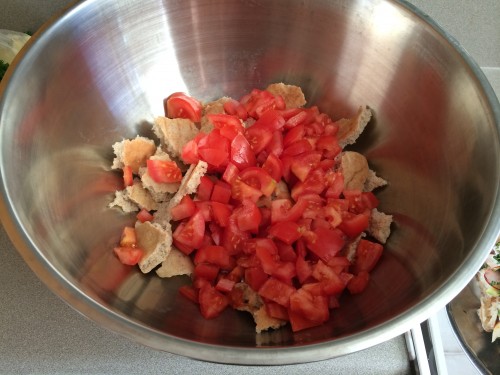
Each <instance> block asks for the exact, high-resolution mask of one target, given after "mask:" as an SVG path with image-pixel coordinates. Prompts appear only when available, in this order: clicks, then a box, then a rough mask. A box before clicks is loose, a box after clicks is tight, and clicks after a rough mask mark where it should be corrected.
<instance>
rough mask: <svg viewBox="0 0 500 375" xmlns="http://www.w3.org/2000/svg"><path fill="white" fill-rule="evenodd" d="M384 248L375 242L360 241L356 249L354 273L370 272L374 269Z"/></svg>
mask: <svg viewBox="0 0 500 375" xmlns="http://www.w3.org/2000/svg"><path fill="white" fill-rule="evenodd" d="M383 250H384V247H383V246H382V245H381V244H379V243H376V242H372V241H368V240H365V239H361V240H360V241H359V244H358V247H357V249H356V260H355V263H354V272H355V273H360V272H363V271H364V272H370V271H371V270H373V268H375V266H376V264H377V263H378V261H379V259H380V257H381V256H382V252H383Z"/></svg>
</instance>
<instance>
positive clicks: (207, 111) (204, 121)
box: [200, 96, 231, 134]
mask: <svg viewBox="0 0 500 375" xmlns="http://www.w3.org/2000/svg"><path fill="white" fill-rule="evenodd" d="M228 100H231V98H229V97H227V96H223V97H222V98H220V99H217V100H214V101H213V102H208V103H206V104H205V105H204V106H203V112H202V113H203V115H202V117H201V122H200V131H201V132H203V133H205V134H208V133H210V132H211V131H212V130H213V129H214V126H213V124H212V123H211V122H210V120H209V119H208V116H207V115H217V114H221V113H226V112H225V111H224V103H225V102H227V101H228Z"/></svg>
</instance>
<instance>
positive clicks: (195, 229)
mask: <svg viewBox="0 0 500 375" xmlns="http://www.w3.org/2000/svg"><path fill="white" fill-rule="evenodd" d="M179 228H180V230H179V231H178V230H177V229H179ZM177 229H176V230H175V232H174V233H173V236H172V237H173V238H174V240H175V241H176V242H178V243H179V244H181V245H183V246H182V247H183V249H179V250H183V252H184V253H186V254H187V255H189V254H190V253H191V252H192V251H193V250H194V249H196V248H199V247H200V246H201V244H202V243H203V237H204V235H205V220H204V219H203V214H202V213H201V212H199V211H198V212H196V213H195V214H194V215H193V216H191V218H190V219H189V220H188V221H187V223H186V224H185V225H184V226H182V227H181V226H179V227H177Z"/></svg>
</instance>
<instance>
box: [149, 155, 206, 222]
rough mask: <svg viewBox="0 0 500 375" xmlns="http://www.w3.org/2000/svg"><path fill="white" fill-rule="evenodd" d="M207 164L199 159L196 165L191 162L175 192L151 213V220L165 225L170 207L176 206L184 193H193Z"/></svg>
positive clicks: (169, 217) (169, 218) (168, 219)
mask: <svg viewBox="0 0 500 375" xmlns="http://www.w3.org/2000/svg"><path fill="white" fill-rule="evenodd" d="M207 168H208V164H207V163H206V162H204V161H202V160H200V161H199V162H198V163H197V164H196V165H194V164H192V165H191V166H190V167H189V169H188V171H187V172H186V174H185V175H184V177H183V178H182V181H181V185H180V186H179V190H177V193H175V195H173V196H172V197H171V198H170V200H168V201H165V202H162V203H160V205H159V206H158V209H157V211H156V212H155V213H154V214H153V217H154V219H153V221H154V222H155V223H158V224H160V225H165V224H167V223H169V222H170V220H171V219H172V215H171V212H170V211H171V209H172V208H173V207H175V206H177V205H178V204H179V203H180V201H181V200H182V198H183V197H184V196H185V195H188V194H193V193H195V192H196V190H197V189H198V185H199V184H200V181H201V178H202V177H203V176H204V175H205V173H207Z"/></svg>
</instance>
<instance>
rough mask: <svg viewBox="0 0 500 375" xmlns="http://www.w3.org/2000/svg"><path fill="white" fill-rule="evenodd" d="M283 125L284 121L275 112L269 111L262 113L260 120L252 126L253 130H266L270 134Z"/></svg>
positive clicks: (277, 112) (278, 113) (279, 114)
mask: <svg viewBox="0 0 500 375" xmlns="http://www.w3.org/2000/svg"><path fill="white" fill-rule="evenodd" d="M284 125H285V119H284V118H283V116H281V113H280V112H279V111H277V110H274V109H270V110H268V111H266V112H264V113H263V114H262V115H261V116H260V118H259V119H258V120H257V121H256V122H255V123H254V124H253V125H252V127H253V128H254V129H258V130H261V131H262V130H266V131H269V132H270V133H272V132H274V131H276V130H280V129H281V128H282V127H283V126H284Z"/></svg>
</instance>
